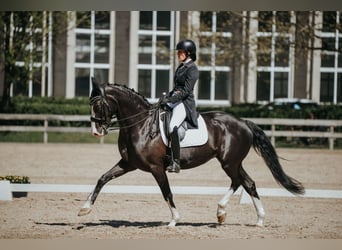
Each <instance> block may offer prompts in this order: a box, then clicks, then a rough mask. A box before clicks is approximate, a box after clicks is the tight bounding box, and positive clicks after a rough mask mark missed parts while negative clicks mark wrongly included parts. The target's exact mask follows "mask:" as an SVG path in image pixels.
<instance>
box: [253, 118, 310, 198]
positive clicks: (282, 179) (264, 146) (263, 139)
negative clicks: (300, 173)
mask: <svg viewBox="0 0 342 250" xmlns="http://www.w3.org/2000/svg"><path fill="white" fill-rule="evenodd" d="M246 124H247V126H248V127H249V128H250V130H251V131H252V133H253V147H254V150H255V151H256V152H257V153H259V154H260V155H261V156H262V158H263V159H264V161H265V163H266V165H267V166H268V168H269V169H270V170H271V173H272V175H273V177H274V178H275V180H276V181H277V182H278V183H279V184H280V185H282V186H283V187H284V188H285V189H287V190H288V191H290V192H291V193H293V194H304V193H305V189H304V187H303V185H302V184H301V183H300V182H299V181H297V180H295V179H293V178H291V177H290V176H288V175H286V173H285V172H284V170H283V168H282V167H281V165H280V163H279V159H278V156H277V153H276V151H275V149H274V147H273V145H272V144H271V142H270V140H269V139H268V137H267V136H266V134H265V133H264V131H263V130H262V129H261V128H260V127H259V126H257V125H256V124H255V123H253V122H251V121H248V120H246Z"/></svg>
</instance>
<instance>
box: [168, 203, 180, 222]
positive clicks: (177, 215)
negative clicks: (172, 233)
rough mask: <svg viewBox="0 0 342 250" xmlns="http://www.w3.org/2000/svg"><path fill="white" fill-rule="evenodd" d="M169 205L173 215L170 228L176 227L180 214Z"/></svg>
mask: <svg viewBox="0 0 342 250" xmlns="http://www.w3.org/2000/svg"><path fill="white" fill-rule="evenodd" d="M167 204H168V205H169V208H170V211H171V215H172V220H171V221H170V223H169V225H168V227H174V226H176V224H177V222H178V221H179V219H180V216H179V213H178V211H177V209H176V208H175V207H171V205H170V203H169V202H168V203H167Z"/></svg>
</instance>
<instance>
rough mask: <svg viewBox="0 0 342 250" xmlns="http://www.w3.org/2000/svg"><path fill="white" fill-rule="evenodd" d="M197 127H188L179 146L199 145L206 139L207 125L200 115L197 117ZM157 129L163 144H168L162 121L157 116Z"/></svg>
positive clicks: (205, 141)
mask: <svg viewBox="0 0 342 250" xmlns="http://www.w3.org/2000/svg"><path fill="white" fill-rule="evenodd" d="M197 121H198V128H197V129H188V130H187V131H186V132H185V137H184V139H183V140H182V141H180V143H179V144H180V147H181V148H185V147H193V146H201V145H203V144H205V143H207V141H208V130H207V125H206V124H205V122H204V120H203V118H202V116H201V115H199V117H198V120H197ZM159 129H160V134H161V137H162V139H163V142H164V144H165V145H168V139H167V138H166V136H165V131H164V122H163V121H162V120H161V119H160V117H159Z"/></svg>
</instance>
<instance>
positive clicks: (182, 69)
mask: <svg viewBox="0 0 342 250" xmlns="http://www.w3.org/2000/svg"><path fill="white" fill-rule="evenodd" d="M176 50H177V56H178V61H179V63H180V64H179V65H178V67H177V69H176V71H175V74H174V88H173V89H172V91H170V92H169V93H168V94H167V95H166V96H165V97H164V99H163V100H162V104H163V105H168V106H169V107H170V108H171V109H172V116H171V120H170V124H169V133H170V135H171V136H170V137H171V138H170V139H171V152H172V157H171V158H172V164H170V166H168V167H167V168H166V169H167V170H168V171H169V172H176V173H178V172H179V171H180V146H179V137H178V131H177V130H178V128H179V127H180V126H181V124H182V123H183V121H184V120H185V121H187V126H188V128H197V127H198V124H197V117H198V113H197V111H196V103H195V97H194V93H193V90H194V86H195V83H196V81H197V79H198V76H199V72H198V69H197V66H196V64H195V61H196V44H195V43H194V42H193V41H192V40H189V39H185V40H182V41H180V42H179V43H178V44H177V46H176Z"/></svg>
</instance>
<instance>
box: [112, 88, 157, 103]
mask: <svg viewBox="0 0 342 250" xmlns="http://www.w3.org/2000/svg"><path fill="white" fill-rule="evenodd" d="M107 86H109V87H112V88H114V87H117V88H119V89H120V90H122V91H123V92H128V94H129V95H131V96H132V97H134V96H137V97H139V99H141V100H142V101H143V102H144V103H146V104H147V105H148V106H152V104H151V103H150V102H149V101H148V100H147V99H146V97H145V96H144V95H142V94H140V93H139V92H137V91H135V90H134V89H133V88H129V87H127V86H126V85H124V84H119V83H107ZM132 100H134V99H132Z"/></svg>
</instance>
